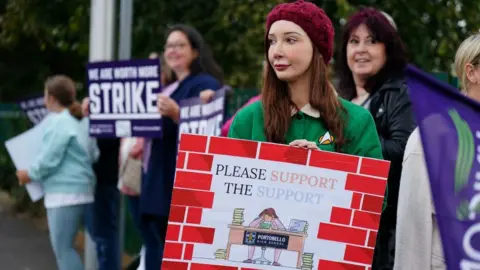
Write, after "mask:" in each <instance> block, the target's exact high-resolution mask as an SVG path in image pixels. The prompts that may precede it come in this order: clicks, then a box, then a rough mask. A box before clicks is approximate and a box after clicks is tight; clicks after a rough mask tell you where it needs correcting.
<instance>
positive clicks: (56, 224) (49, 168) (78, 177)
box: [17, 75, 99, 270]
mask: <svg viewBox="0 0 480 270" xmlns="http://www.w3.org/2000/svg"><path fill="white" fill-rule="evenodd" d="M75 98H76V90H75V84H74V82H73V81H72V80H71V79H70V78H68V77H66V76H63V75H57V76H54V77H51V78H49V79H47V81H46V82H45V104H46V106H47V109H48V110H49V111H50V112H51V113H50V114H49V116H48V117H47V118H46V119H45V120H44V121H47V122H46V123H44V124H45V125H44V126H45V130H44V135H43V138H42V145H41V149H40V152H39V153H38V156H37V157H36V159H35V161H34V162H33V164H32V165H31V166H30V168H29V169H28V170H25V171H17V177H18V180H19V182H20V184H22V185H23V184H27V183H30V182H37V183H40V184H41V185H42V186H43V189H44V191H45V199H44V202H45V207H46V208H47V219H48V227H49V231H50V241H51V243H52V247H53V251H54V254H55V257H56V260H57V266H58V269H59V270H83V269H84V267H83V263H82V261H81V259H80V256H79V255H78V253H77V251H76V250H75V248H74V241H75V236H76V234H77V231H78V230H79V229H80V225H81V224H82V220H83V217H84V214H85V209H86V207H87V205H88V204H90V203H92V202H93V200H94V194H93V193H94V189H95V182H96V179H95V175H94V173H93V168H92V164H93V162H95V160H96V159H97V158H98V156H99V151H98V148H97V147H96V142H95V140H94V139H91V138H89V136H88V119H87V118H83V115H82V110H81V106H80V104H79V103H78V102H76V101H75V100H76V99H75Z"/></svg>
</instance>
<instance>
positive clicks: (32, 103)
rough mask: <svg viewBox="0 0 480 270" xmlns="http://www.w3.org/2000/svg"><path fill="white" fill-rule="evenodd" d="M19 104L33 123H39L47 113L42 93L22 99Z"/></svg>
mask: <svg viewBox="0 0 480 270" xmlns="http://www.w3.org/2000/svg"><path fill="white" fill-rule="evenodd" d="M19 105H20V108H22V110H23V111H24V112H25V114H26V115H27V118H28V119H29V120H30V121H31V122H32V123H33V124H34V125H36V124H38V123H40V122H41V121H42V120H43V119H44V118H45V116H47V114H48V110H47V108H46V107H45V100H44V98H43V95H42V96H36V97H32V98H28V99H24V100H22V101H20V102H19Z"/></svg>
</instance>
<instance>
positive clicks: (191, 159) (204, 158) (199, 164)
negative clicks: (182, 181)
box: [187, 153, 213, 172]
mask: <svg viewBox="0 0 480 270" xmlns="http://www.w3.org/2000/svg"><path fill="white" fill-rule="evenodd" d="M212 162H213V156H212V155H204V154H197V153H190V154H189V155H188V161H187V169H189V170H196V171H207V172H209V171H210V168H212Z"/></svg>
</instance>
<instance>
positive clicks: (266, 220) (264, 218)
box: [243, 208, 285, 266]
mask: <svg viewBox="0 0 480 270" xmlns="http://www.w3.org/2000/svg"><path fill="white" fill-rule="evenodd" d="M249 227H254V228H259V229H271V230H283V231H284V230H285V226H283V224H282V222H281V221H280V219H279V218H278V216H277V213H276V212H275V209H273V208H267V209H265V210H263V211H262V212H261V213H260V214H259V215H258V217H257V218H256V219H255V220H253V221H252V222H251V223H250V224H249ZM281 252H282V251H281V250H280V249H275V253H274V257H273V264H272V265H273V266H281V264H280V263H278V260H279V259H280V254H281ZM264 253H265V248H262V257H261V258H258V259H255V260H252V259H253V255H254V254H255V246H250V247H248V259H247V260H245V261H243V262H244V263H256V262H257V261H258V262H260V263H264V262H269V261H268V260H266V259H265V258H264Z"/></svg>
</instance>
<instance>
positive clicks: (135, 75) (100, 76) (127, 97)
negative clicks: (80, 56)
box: [87, 59, 162, 138]
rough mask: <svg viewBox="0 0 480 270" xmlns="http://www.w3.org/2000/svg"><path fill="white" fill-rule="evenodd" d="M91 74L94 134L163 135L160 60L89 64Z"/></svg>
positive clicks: (91, 122) (103, 135)
mask: <svg viewBox="0 0 480 270" xmlns="http://www.w3.org/2000/svg"><path fill="white" fill-rule="evenodd" d="M87 76H88V96H89V98H90V116H89V118H90V135H91V136H93V137H120V138H121V137H160V136H161V134H162V129H161V127H162V119H161V116H160V113H159V112H158V110H157V106H156V105H157V95H158V93H160V91H161V85H160V62H159V61H158V59H141V60H126V61H111V62H95V63H89V64H88V65H87Z"/></svg>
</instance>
